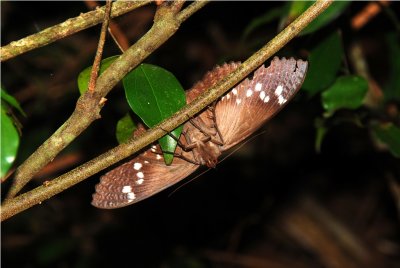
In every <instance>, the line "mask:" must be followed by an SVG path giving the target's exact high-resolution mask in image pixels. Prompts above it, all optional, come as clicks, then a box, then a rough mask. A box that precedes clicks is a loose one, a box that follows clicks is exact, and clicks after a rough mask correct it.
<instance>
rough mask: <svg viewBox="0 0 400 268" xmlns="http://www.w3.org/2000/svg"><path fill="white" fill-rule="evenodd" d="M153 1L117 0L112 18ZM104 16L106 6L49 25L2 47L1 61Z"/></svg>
mask: <svg viewBox="0 0 400 268" xmlns="http://www.w3.org/2000/svg"><path fill="white" fill-rule="evenodd" d="M151 2H153V1H151V0H143V1H117V2H115V3H114V4H113V8H112V11H111V18H114V17H118V16H121V15H123V14H125V13H128V12H129V11H132V10H134V9H136V8H138V7H141V6H144V5H147V4H149V3H151ZM103 18H104V7H102V8H99V9H96V10H94V11H90V12H87V13H84V14H81V15H79V16H78V17H75V18H71V19H68V20H66V21H64V22H62V23H60V24H57V25H54V26H52V27H49V28H47V29H45V30H43V31H41V32H39V33H36V34H32V35H30V36H27V37H25V38H22V39H20V40H18V41H13V42H11V43H10V44H8V45H5V46H3V47H0V62H3V61H6V60H8V59H11V58H14V57H16V56H18V55H21V54H23V53H25V52H28V51H31V50H33V49H35V48H39V47H43V46H45V45H48V44H50V43H52V42H55V41H57V40H59V39H61V38H64V37H66V36H69V35H72V34H74V33H77V32H79V31H82V30H84V29H87V28H89V27H92V26H94V25H96V24H98V23H101V22H102V21H103Z"/></svg>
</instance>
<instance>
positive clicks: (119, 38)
mask: <svg viewBox="0 0 400 268" xmlns="http://www.w3.org/2000/svg"><path fill="white" fill-rule="evenodd" d="M84 2H85V4H86V6H87V7H88V8H90V9H91V10H93V9H95V8H96V7H97V6H99V4H98V3H97V1H92V0H85V1H84ZM108 33H109V34H110V36H111V37H112V39H113V40H114V42H115V44H116V45H117V47H118V48H119V50H120V51H121V52H122V53H124V52H125V50H127V49H128V48H129V46H130V45H129V41H128V39H127V37H126V36H125V34H124V33H123V32H122V30H121V29H120V27H119V26H118V24H117V23H115V22H114V21H110V25H109V26H108Z"/></svg>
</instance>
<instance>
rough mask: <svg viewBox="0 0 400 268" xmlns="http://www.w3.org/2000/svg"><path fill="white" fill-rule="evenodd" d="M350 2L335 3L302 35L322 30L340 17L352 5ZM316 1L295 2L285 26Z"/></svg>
mask: <svg viewBox="0 0 400 268" xmlns="http://www.w3.org/2000/svg"><path fill="white" fill-rule="evenodd" d="M350 3H351V2H350V1H335V2H333V3H332V4H331V5H330V6H329V7H328V8H327V9H326V10H325V11H324V12H322V14H321V15H319V16H318V17H317V18H316V19H315V20H313V21H312V22H311V23H310V24H309V25H307V27H306V28H305V29H304V30H303V31H302V32H301V33H300V35H306V34H310V33H313V32H315V31H317V30H319V29H320V28H322V27H324V26H325V25H327V24H328V23H330V22H331V21H333V20H334V19H336V18H337V17H339V16H340V15H341V14H342V13H343V11H344V10H345V9H346V7H347V6H348V5H349V4H350ZM313 4H314V1H293V2H291V4H290V7H289V10H288V15H287V19H286V21H287V22H286V23H285V25H287V24H289V23H290V22H292V21H293V20H295V19H296V18H297V17H298V16H300V15H301V14H302V13H303V12H304V11H306V10H307V9H308V8H309V7H310V6H311V5H313Z"/></svg>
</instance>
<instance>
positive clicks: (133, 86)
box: [122, 64, 186, 165]
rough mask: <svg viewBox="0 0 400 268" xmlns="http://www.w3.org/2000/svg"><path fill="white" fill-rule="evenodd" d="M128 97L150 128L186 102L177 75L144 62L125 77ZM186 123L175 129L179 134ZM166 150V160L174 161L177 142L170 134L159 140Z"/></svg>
mask: <svg viewBox="0 0 400 268" xmlns="http://www.w3.org/2000/svg"><path fill="white" fill-rule="evenodd" d="M122 82H123V85H124V88H125V94H126V98H127V100H128V103H129V105H130V107H131V108H132V110H133V111H134V112H135V113H136V114H137V115H138V116H139V117H140V118H141V119H142V120H143V122H144V123H145V124H146V125H147V126H148V127H153V126H155V125H157V124H158V123H160V122H161V121H163V120H164V119H166V118H168V117H170V116H171V115H173V114H174V113H175V112H177V111H178V110H179V109H181V108H182V107H183V106H185V104H186V96H185V91H184V90H183V88H182V86H181V85H180V83H179V81H178V80H177V79H176V78H175V76H174V75H173V74H171V73H170V72H168V71H167V70H165V69H163V68H161V67H158V66H154V65H150V64H141V65H140V66H138V67H137V68H136V69H134V70H133V71H131V72H130V73H129V74H128V75H126V76H125V78H124V79H123V80H122ZM181 132H182V126H180V127H178V128H176V129H175V130H174V131H172V135H173V136H175V137H177V138H178V137H179V136H180V135H181ZM159 143H160V146H161V148H162V150H163V151H164V152H167V153H164V161H165V163H166V164H167V165H169V164H171V163H172V160H173V154H171V153H173V152H175V148H176V145H177V142H176V140H175V139H173V138H172V137H170V136H168V135H166V136H164V137H163V138H161V139H160V140H159Z"/></svg>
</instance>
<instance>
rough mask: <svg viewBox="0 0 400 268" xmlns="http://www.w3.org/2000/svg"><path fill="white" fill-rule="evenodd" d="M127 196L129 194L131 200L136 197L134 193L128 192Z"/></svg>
mask: <svg viewBox="0 0 400 268" xmlns="http://www.w3.org/2000/svg"><path fill="white" fill-rule="evenodd" d="M127 196H128V199H129V201H132V200H134V199H135V198H136V196H135V194H134V193H128V195H127Z"/></svg>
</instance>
